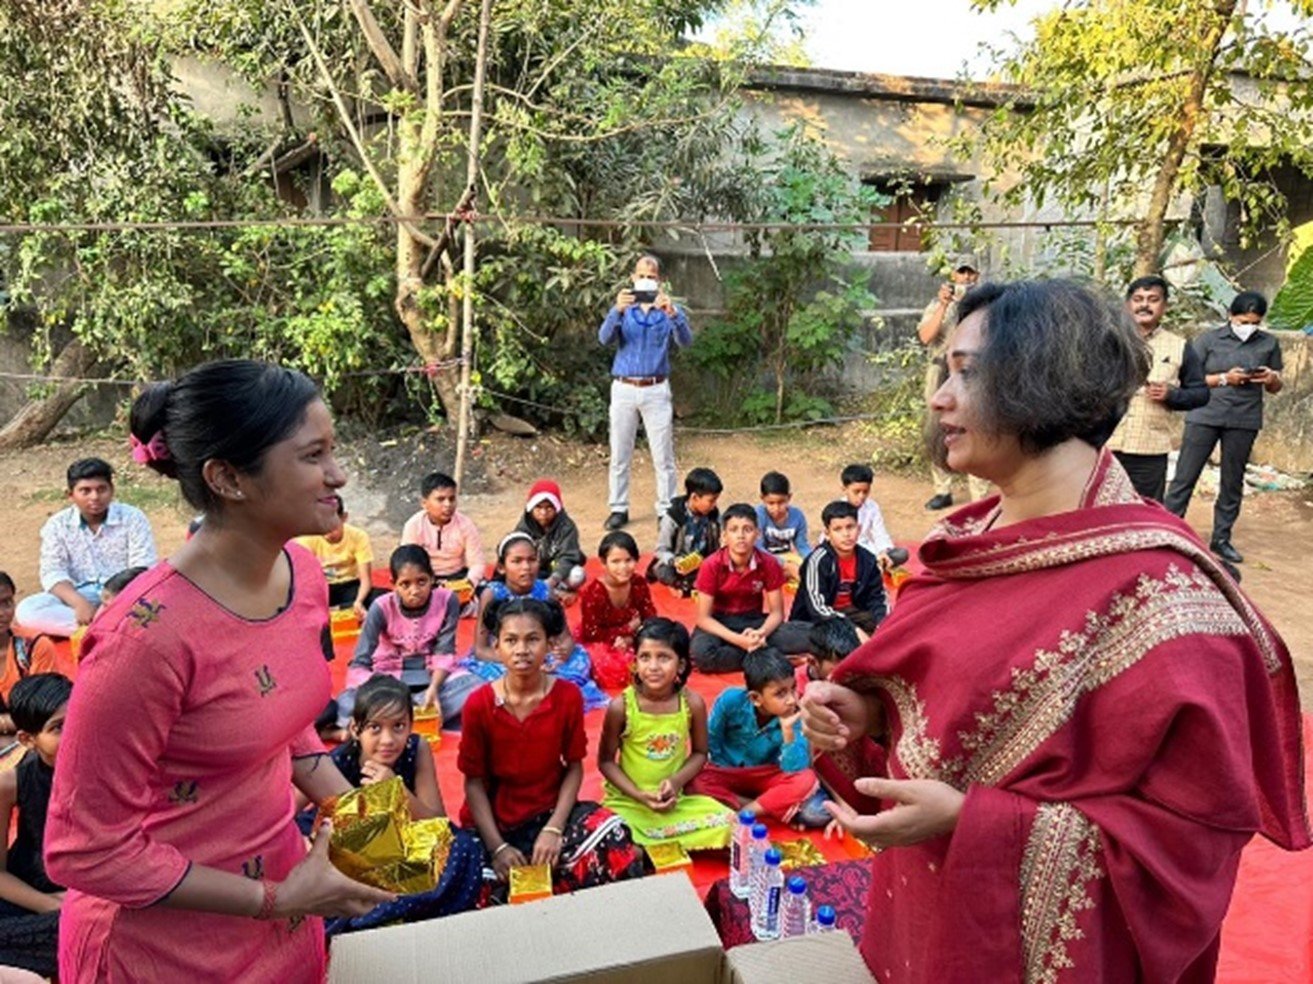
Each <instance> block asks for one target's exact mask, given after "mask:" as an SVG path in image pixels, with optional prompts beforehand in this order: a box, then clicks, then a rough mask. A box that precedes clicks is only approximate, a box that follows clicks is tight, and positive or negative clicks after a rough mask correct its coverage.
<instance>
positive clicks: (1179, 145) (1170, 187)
mask: <svg viewBox="0 0 1313 984" xmlns="http://www.w3.org/2000/svg"><path fill="white" fill-rule="evenodd" d="M1236 2H1237V0H1216V3H1215V4H1212V8H1213V13H1214V16H1213V18H1212V20H1211V22H1210V23H1209V25H1208V28H1207V30H1205V31H1204V34H1203V37H1201V38H1200V41H1199V61H1198V63H1197V64H1196V65H1195V68H1194V71H1193V72H1192V73H1191V74H1190V76H1189V78H1188V79H1187V80H1186V85H1187V87H1188V88H1187V90H1186V94H1185V101H1184V102H1183V103H1182V104H1181V115H1180V117H1179V118H1178V119H1177V121H1176V127H1175V128H1174V129H1173V130H1172V134H1171V136H1170V137H1169V138H1168V140H1167V151H1166V153H1165V154H1164V155H1163V160H1162V164H1161V166H1160V167H1159V168H1158V174H1157V176H1156V177H1155V178H1154V182H1153V193H1152V194H1151V195H1150V197H1149V208H1148V211H1147V212H1146V213H1145V216H1144V219H1143V220H1142V221H1141V222H1140V228H1139V231H1138V233H1137V234H1136V239H1135V272H1134V274H1133V276H1136V277H1143V276H1147V275H1149V274H1153V273H1157V272H1158V266H1159V264H1158V256H1159V254H1160V253H1161V252H1162V248H1163V238H1164V223H1165V221H1166V218H1167V208H1168V206H1169V205H1170V204H1171V201H1172V195H1173V193H1174V192H1175V191H1176V179H1177V176H1178V175H1179V174H1180V172H1181V162H1182V161H1184V160H1185V152H1186V150H1188V149H1189V146H1190V140H1191V138H1192V137H1193V136H1194V133H1195V130H1196V129H1197V128H1198V126H1199V118H1200V116H1201V115H1202V113H1203V107H1204V95H1205V93H1206V91H1207V89H1208V80H1209V78H1210V77H1211V75H1212V73H1213V66H1214V65H1215V64H1216V62H1217V53H1218V50H1219V49H1220V48H1221V45H1222V38H1223V37H1224V36H1225V34H1226V29H1227V27H1228V26H1229V25H1230V23H1231V17H1232V15H1233V14H1234V13H1235V10H1236Z"/></svg>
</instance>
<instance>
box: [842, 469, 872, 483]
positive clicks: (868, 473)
mask: <svg viewBox="0 0 1313 984" xmlns="http://www.w3.org/2000/svg"><path fill="white" fill-rule="evenodd" d="M874 481H875V472H873V471H872V470H871V466H870V465H849V466H848V467H847V468H845V469H844V470H843V471H842V472H841V473H840V474H839V482H840V484H842V485H843V486H844V487H845V488H846V487H847V486H849V485H853V484H855V483H859V482H863V483H865V484H867V485H870V484H871V483H872V482H874Z"/></svg>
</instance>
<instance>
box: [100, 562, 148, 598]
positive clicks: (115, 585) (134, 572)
mask: <svg viewBox="0 0 1313 984" xmlns="http://www.w3.org/2000/svg"><path fill="white" fill-rule="evenodd" d="M145 573H146V568H144V567H125V568H123V570H121V571H119V572H118V573H117V574H114V575H113V576H111V577H110V578H109V580H107V581H106V582H105V583H104V584H103V585H102V586H101V590H102V591H108V592H109V593H110V594H112V595H118V594H122V593H123V589H124V588H126V587H127V586H128V585H129V584H131V583H132V582H133V581H135V580H136V579H137V578H139V577H141V575H143V574H145Z"/></svg>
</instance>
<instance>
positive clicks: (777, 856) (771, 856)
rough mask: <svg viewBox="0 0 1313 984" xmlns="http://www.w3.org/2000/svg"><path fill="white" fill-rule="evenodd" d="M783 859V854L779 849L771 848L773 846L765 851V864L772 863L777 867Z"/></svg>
mask: <svg viewBox="0 0 1313 984" xmlns="http://www.w3.org/2000/svg"><path fill="white" fill-rule="evenodd" d="M783 860H784V855H783V854H781V853H780V852H779V851H777V850H776V849H775V848H773V847H772V848H771V849H770V850H769V851H767V852H766V863H767V864H773V865H775V866H776V867H779V864H780V862H781V861H783Z"/></svg>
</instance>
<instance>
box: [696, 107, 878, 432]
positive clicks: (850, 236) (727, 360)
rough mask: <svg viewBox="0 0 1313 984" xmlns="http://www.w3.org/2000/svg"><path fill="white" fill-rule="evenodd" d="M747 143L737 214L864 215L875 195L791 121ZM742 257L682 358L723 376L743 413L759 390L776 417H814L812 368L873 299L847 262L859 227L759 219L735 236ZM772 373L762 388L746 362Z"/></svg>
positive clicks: (748, 413) (840, 350)
mask: <svg viewBox="0 0 1313 984" xmlns="http://www.w3.org/2000/svg"><path fill="white" fill-rule="evenodd" d="M775 138H776V139H775V141H774V143H772V144H770V145H757V146H755V147H754V148H753V150H754V156H753V157H752V158H750V160H751V164H752V167H753V169H754V170H755V171H756V172H757V173H758V174H759V175H760V178H759V181H758V183H757V185H756V187H755V191H754V195H753V197H752V199H751V201H750V202H749V208H748V210H747V215H746V216H745V217H746V218H748V219H749V221H751V222H755V223H761V224H767V225H770V224H791V225H802V226H807V225H816V226H825V225H828V224H833V225H844V224H849V223H860V222H863V221H866V220H867V219H869V217H870V215H871V210H872V209H873V208H874V207H875V205H876V204H877V203H878V202H879V201H880V200H881V199H880V196H878V195H877V194H876V192H875V191H874V190H873V189H870V188H867V187H864V186H862V185H860V184H858V183H857V182H855V181H854V180H853V179H852V178H851V177H850V176H849V175H848V174H847V173H846V172H845V171H844V169H843V168H842V166H841V165H840V164H839V162H838V161H837V160H836V159H835V158H834V156H833V155H832V154H831V153H830V152H829V150H828V149H827V148H826V147H825V146H824V145H823V144H821V143H820V142H819V141H818V140H816V139H814V138H812V137H809V136H807V135H806V134H805V133H804V132H803V131H802V130H801V129H800V128H798V127H793V128H790V129H788V130H784V131H781V132H779V133H777V134H776V135H775ZM745 238H746V240H747V245H748V249H749V258H748V260H747V261H746V262H745V263H744V264H743V265H742V266H740V267H737V268H735V269H734V270H732V271H731V272H730V273H729V274H728V276H727V277H726V295H727V300H726V308H727V311H726V315H725V317H724V318H722V319H720V320H718V321H716V322H714V323H712V324H711V325H710V326H708V328H707V329H706V330H705V331H703V332H701V333H700V334H699V336H698V337H697V339H696V341H695V343H694V346H693V350H692V357H693V359H694V361H695V362H696V363H697V364H698V365H699V366H701V367H702V368H704V369H706V370H708V371H710V372H712V373H714V374H716V375H717V376H719V377H720V378H721V379H723V380H726V381H727V382H728V383H729V386H728V388H727V389H728V393H729V394H730V398H731V399H733V400H734V401H735V402H736V403H740V405H741V414H742V416H743V417H744V419H746V420H754V419H759V418H761V417H762V416H763V412H762V407H763V406H765V403H764V400H765V399H766V398H769V401H770V409H771V416H772V418H773V420H774V421H775V422H776V423H779V422H781V421H783V420H784V419H785V418H786V417H787V418H789V419H814V417H816V416H818V415H824V414H823V413H820V414H818V412H817V409H818V407H819V406H821V404H820V403H818V402H816V400H815V399H811V398H804V397H805V394H806V391H807V388H808V387H809V386H812V385H814V384H815V383H816V382H817V381H818V379H819V378H820V376H821V374H822V373H823V372H824V371H825V370H826V369H829V368H831V367H834V366H836V365H838V364H839V363H841V362H842V360H843V358H844V356H845V354H846V353H847V352H848V349H849V345H850V343H851V342H852V340H853V337H854V335H855V331H856V329H857V328H858V327H859V326H860V324H861V319H862V311H864V310H867V309H869V308H871V307H872V306H873V305H874V303H875V298H874V297H873V296H872V295H871V293H870V291H868V290H867V289H866V287H865V284H864V282H863V281H862V280H861V279H860V278H859V277H857V276H856V275H855V274H854V272H853V271H851V270H850V269H849V266H850V256H851V253H852V251H853V250H854V249H858V248H861V240H862V236H861V233H860V232H854V231H853V230H851V229H833V228H767V229H757V230H754V231H752V232H749V233H747V234H746V235H745ZM758 366H764V367H765V368H766V369H767V370H768V371H769V373H770V374H771V376H772V377H773V380H772V385H771V387H770V390H769V392H767V391H766V390H764V389H763V387H762V382H763V381H762V380H761V379H760V378H759V377H758V375H757V372H756V371H755V370H756V369H757V367H758Z"/></svg>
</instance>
